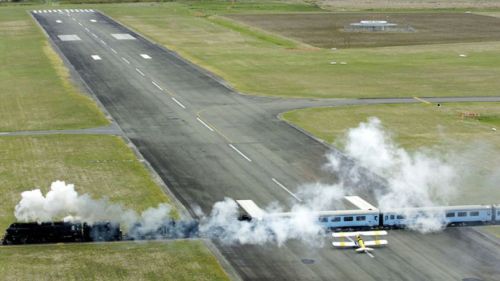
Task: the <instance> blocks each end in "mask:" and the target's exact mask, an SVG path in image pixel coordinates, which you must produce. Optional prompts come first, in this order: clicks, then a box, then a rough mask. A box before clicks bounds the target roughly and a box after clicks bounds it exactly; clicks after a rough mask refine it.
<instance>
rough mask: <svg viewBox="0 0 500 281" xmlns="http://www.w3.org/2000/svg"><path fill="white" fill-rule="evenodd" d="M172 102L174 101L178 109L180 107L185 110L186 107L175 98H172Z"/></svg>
mask: <svg viewBox="0 0 500 281" xmlns="http://www.w3.org/2000/svg"><path fill="white" fill-rule="evenodd" d="M172 100H173V101H175V103H176V104H177V105H178V106H180V107H182V108H184V109H186V107H185V106H184V105H183V104H182V103H181V102H180V101H178V100H177V99H176V98H172Z"/></svg>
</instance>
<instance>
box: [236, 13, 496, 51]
mask: <svg viewBox="0 0 500 281" xmlns="http://www.w3.org/2000/svg"><path fill="white" fill-rule="evenodd" d="M229 17H230V18H232V19H235V20H238V21H241V22H244V23H245V24H249V25H253V26H257V27H259V28H262V29H264V30H269V31H272V32H275V33H278V34H281V35H283V36H287V37H291V38H294V39H296V40H299V41H304V42H306V43H308V44H311V45H313V46H317V47H321V48H333V47H335V48H353V47H381V46H404V45H417V44H424V45H425V44H436V43H457V42H458V43H460V42H478V41H479V42H480V41H499V40H500V27H499V23H500V19H498V18H495V17H490V16H482V15H475V14H465V13H318V14H312V13H304V14H276V15H241V14H238V15H229ZM361 20H386V21H388V22H390V23H396V24H398V25H399V26H401V27H405V26H410V27H412V28H414V29H415V30H416V31H415V32H345V31H344V27H346V26H349V24H351V23H356V22H359V21H361Z"/></svg>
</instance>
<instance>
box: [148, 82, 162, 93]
mask: <svg viewBox="0 0 500 281" xmlns="http://www.w3.org/2000/svg"><path fill="white" fill-rule="evenodd" d="M151 83H153V85H155V86H156V88H158V89H160V91H163V88H162V87H160V85H158V84H156V82H155V81H151Z"/></svg>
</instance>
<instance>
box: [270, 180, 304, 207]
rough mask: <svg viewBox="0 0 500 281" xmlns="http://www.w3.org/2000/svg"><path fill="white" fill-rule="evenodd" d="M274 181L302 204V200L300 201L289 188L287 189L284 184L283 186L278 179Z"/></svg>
mask: <svg viewBox="0 0 500 281" xmlns="http://www.w3.org/2000/svg"><path fill="white" fill-rule="evenodd" d="M272 181H273V182H274V183H275V184H276V185H277V186H279V187H281V188H282V189H283V190H284V191H286V192H288V194H290V195H291V196H292V197H293V198H295V199H296V200H297V201H299V202H302V199H300V198H299V197H297V195H295V194H294V193H293V192H291V191H290V190H289V189H288V188H286V186H284V185H283V184H281V183H280V182H279V181H278V180H277V179H275V178H272Z"/></svg>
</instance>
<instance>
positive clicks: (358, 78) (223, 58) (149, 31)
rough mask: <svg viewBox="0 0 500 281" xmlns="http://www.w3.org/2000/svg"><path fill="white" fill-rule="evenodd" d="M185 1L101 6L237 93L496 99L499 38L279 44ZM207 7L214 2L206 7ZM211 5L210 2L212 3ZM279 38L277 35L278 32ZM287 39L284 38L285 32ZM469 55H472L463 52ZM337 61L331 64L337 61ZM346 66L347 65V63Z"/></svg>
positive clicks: (499, 70) (499, 85)
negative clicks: (353, 45) (375, 44)
mask: <svg viewBox="0 0 500 281" xmlns="http://www.w3.org/2000/svg"><path fill="white" fill-rule="evenodd" d="M200 5H204V4H198V6H195V7H198V8H197V9H195V8H194V7H192V6H187V5H184V4H179V3H164V4H148V5H144V4H141V5H120V6H117V5H108V6H106V5H104V6H99V7H97V8H99V9H100V10H102V11H104V12H106V13H107V14H108V15H110V16H112V17H114V18H115V19H117V20H119V21H121V22H122V23H124V24H126V25H128V26H130V27H132V28H134V29H135V30H137V31H139V32H141V33H143V34H145V35H146V36H148V37H150V38H152V39H154V40H156V41H157V42H160V43H161V44H163V45H165V46H167V47H169V48H171V49H173V50H176V51H178V52H179V53H180V54H181V55H183V56H184V57H186V58H188V59H189V60H191V61H193V62H194V63H197V64H199V65H201V66H203V67H205V68H207V69H209V70H211V71H213V72H214V73H216V74H218V75H219V76H221V77H223V78H224V79H225V80H227V81H228V82H229V83H230V84H231V85H232V86H234V87H235V88H236V89H237V90H239V91H241V92H244V93H248V94H254V95H267V96H280V97H317V98H335V97H336V98H360V97H412V96H492V95H497V94H498V91H497V89H498V88H500V79H497V77H499V76H500V68H498V67H497V65H498V64H499V63H500V43H498V42H489V43H456V44H442V45H425V46H406V47H386V48H375V49H341V50H337V51H331V50H327V49H319V48H314V47H307V45H305V44H297V47H294V48H291V46H290V45H288V44H282V43H281V41H275V40H274V38H273V39H272V40H269V36H272V34H270V33H269V32H261V34H258V33H259V30H258V29H257V28H249V27H246V26H245V25H238V26H237V27H236V28H235V27H234V24H233V23H231V25H230V26H228V24H227V23H224V24H222V25H221V24H214V22H213V17H208V16H207V15H209V14H217V13H220V14H224V13H226V12H227V11H226V10H222V11H217V10H215V11H214V10H209V11H208V12H207V11H206V10H204V9H202V8H201V7H200ZM207 5H208V4H207ZM207 7H208V8H207V9H209V8H210V5H208V6H207ZM276 38H278V37H277V36H276ZM279 38H281V37H279ZM459 54H467V55H468V57H466V58H462V57H459ZM332 61H336V62H337V63H338V64H336V65H332V64H330V62H332ZM342 61H344V62H346V63H347V64H346V65H340V64H339V63H340V62H342Z"/></svg>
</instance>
